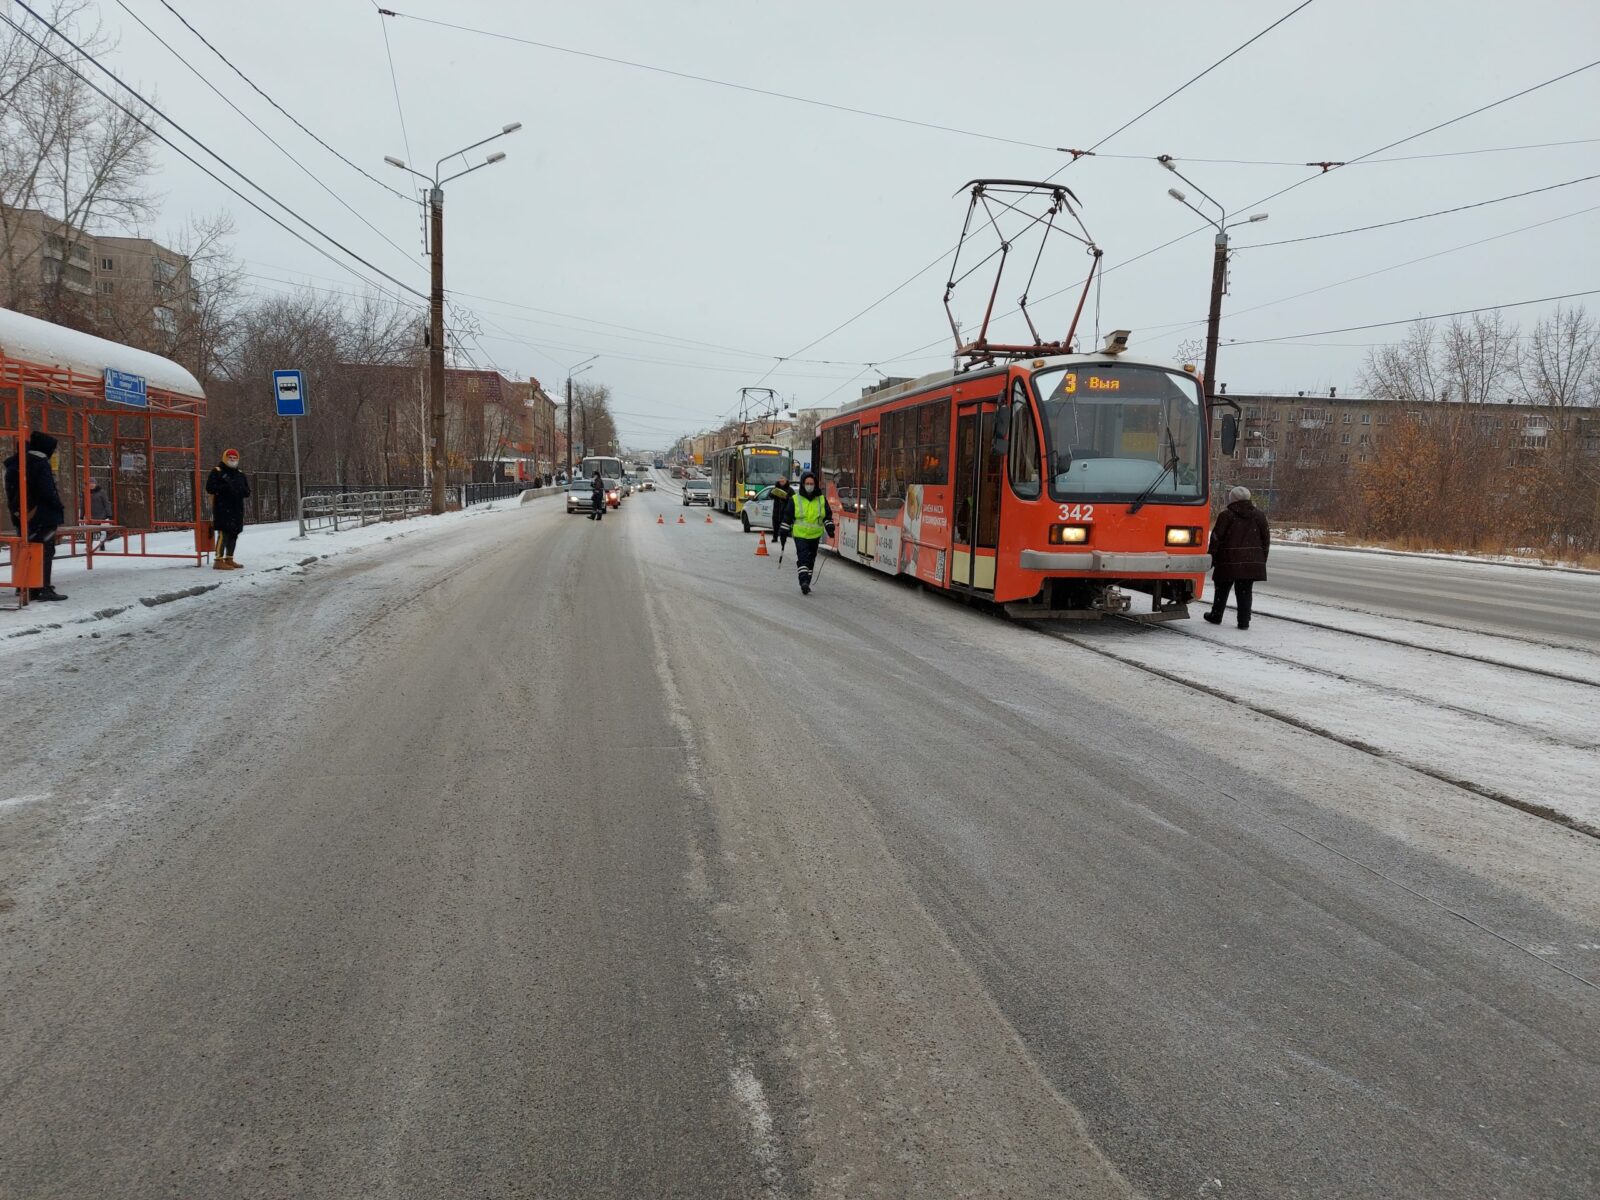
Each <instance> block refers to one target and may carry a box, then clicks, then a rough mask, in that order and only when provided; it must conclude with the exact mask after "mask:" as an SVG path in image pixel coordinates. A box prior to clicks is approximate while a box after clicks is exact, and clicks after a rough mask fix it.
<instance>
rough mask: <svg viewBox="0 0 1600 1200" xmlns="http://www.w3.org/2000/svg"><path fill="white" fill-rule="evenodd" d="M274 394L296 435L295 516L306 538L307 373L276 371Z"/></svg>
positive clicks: (273, 379) (273, 375)
mask: <svg viewBox="0 0 1600 1200" xmlns="http://www.w3.org/2000/svg"><path fill="white" fill-rule="evenodd" d="M272 394H273V398H274V399H275V400H276V401H277V405H278V415H279V416H280V417H288V418H289V428H290V429H291V430H292V431H293V433H294V515H295V520H296V521H298V522H299V527H300V533H299V536H300V537H305V535H306V508H305V500H304V498H303V496H302V495H301V492H300V418H301V417H303V416H305V415H306V379H305V372H303V371H274V372H273V373H272Z"/></svg>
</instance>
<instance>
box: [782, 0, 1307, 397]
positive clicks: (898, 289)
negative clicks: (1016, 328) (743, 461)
mask: <svg viewBox="0 0 1600 1200" xmlns="http://www.w3.org/2000/svg"><path fill="white" fill-rule="evenodd" d="M1311 3H1313V0H1302V3H1300V4H1298V5H1297V6H1295V7H1294V8H1293V9H1291V10H1290V11H1288V12H1286V13H1284V15H1283V16H1281V17H1279V18H1278V19H1277V20H1276V21H1274V22H1273V23H1272V24H1270V25H1268V26H1267V27H1266V28H1265V29H1263V30H1261V31H1260V32H1258V33H1256V34H1254V35H1253V36H1251V37H1250V38H1248V39H1247V40H1245V41H1243V42H1241V43H1240V44H1239V45H1237V46H1235V47H1234V48H1233V49H1232V50H1230V51H1228V53H1227V54H1224V55H1223V56H1222V57H1221V58H1219V59H1217V61H1216V62H1214V63H1212V64H1211V65H1210V66H1209V67H1207V68H1206V69H1205V70H1203V71H1201V72H1200V73H1199V74H1198V75H1196V76H1194V77H1193V78H1192V79H1190V80H1189V81H1188V82H1187V83H1184V84H1182V85H1181V86H1180V87H1178V88H1176V89H1174V90H1173V91H1171V92H1168V93H1167V94H1166V95H1165V96H1163V97H1162V98H1161V99H1160V100H1157V101H1156V102H1155V103H1154V104H1152V105H1150V106H1149V107H1148V108H1146V109H1145V110H1144V111H1143V112H1141V113H1139V114H1138V115H1137V116H1135V117H1133V118H1132V119H1130V120H1127V121H1124V122H1123V123H1122V124H1121V125H1119V126H1117V128H1115V129H1113V130H1112V131H1111V132H1110V133H1108V134H1106V136H1105V137H1103V138H1101V139H1100V140H1099V141H1098V142H1096V143H1094V145H1093V146H1091V147H1090V150H1089V152H1090V153H1092V152H1093V151H1094V150H1096V149H1098V148H1099V147H1101V146H1103V145H1105V144H1106V143H1107V142H1109V141H1110V140H1111V139H1112V138H1114V137H1116V136H1117V135H1118V134H1119V133H1121V132H1122V131H1123V130H1125V129H1127V128H1129V127H1130V126H1132V125H1134V124H1136V123H1137V122H1139V121H1141V120H1143V119H1144V118H1145V117H1147V116H1149V115H1150V114H1151V113H1153V112H1154V111H1155V110H1156V109H1158V108H1160V107H1161V106H1162V105H1163V104H1165V103H1166V102H1167V101H1168V100H1171V99H1172V98H1173V97H1174V96H1176V95H1177V94H1178V93H1179V92H1181V91H1183V90H1184V88H1187V87H1188V86H1189V85H1190V84H1193V83H1196V82H1198V81H1199V80H1201V79H1203V78H1205V77H1206V76H1207V75H1209V74H1210V73H1211V72H1212V71H1214V70H1216V69H1217V68H1218V67H1220V66H1221V65H1222V64H1223V63H1225V62H1227V61H1228V60H1229V59H1230V58H1232V57H1233V56H1234V55H1236V54H1238V53H1239V52H1240V51H1241V50H1243V49H1245V47H1247V46H1249V45H1251V44H1252V43H1254V42H1257V41H1259V40H1260V39H1261V38H1263V37H1265V36H1266V35H1267V34H1269V33H1271V32H1272V31H1273V30H1274V29H1276V28H1277V27H1278V26H1279V25H1282V24H1283V23H1284V22H1285V21H1287V20H1288V19H1289V18H1290V17H1292V16H1294V15H1295V14H1296V13H1298V12H1300V11H1301V10H1302V9H1304V8H1306V7H1307V6H1308V5H1310V4H1311ZM1079 157H1081V156H1080V155H1079V154H1076V153H1074V155H1073V157H1072V158H1071V159H1070V160H1069V161H1068V162H1065V163H1063V164H1062V165H1061V166H1059V167H1057V168H1056V169H1055V170H1054V171H1052V172H1051V173H1050V174H1049V175H1046V176H1045V181H1046V182H1048V181H1049V180H1051V179H1054V178H1055V177H1056V176H1057V175H1059V174H1061V172H1062V171H1064V170H1066V169H1067V168H1068V167H1070V166H1071V165H1072V164H1073V163H1075V162H1077V161H1078V158H1079ZM968 236H969V237H970V236H971V235H970V234H969V235H968ZM965 242H966V238H965V237H964V238H962V239H961V241H959V242H957V243H956V245H955V246H953V247H952V248H951V249H949V250H947V251H945V252H944V253H943V254H941V255H939V257H938V258H936V259H934V260H933V261H932V262H931V263H929V264H928V265H927V266H925V267H923V268H922V269H921V270H920V271H918V272H917V273H916V274H915V275H912V276H911V277H910V278H909V279H907V280H905V281H904V282H903V283H901V284H899V285H897V286H896V287H893V288H891V289H890V290H889V291H887V292H885V293H884V294H883V295H882V296H880V297H878V299H876V300H874V301H873V302H872V303H871V304H869V305H867V306H866V307H865V308H863V309H862V310H861V311H860V312H858V313H856V314H855V316H853V317H851V318H849V320H846V321H843V322H841V323H840V324H838V325H836V326H834V328H832V329H830V330H829V331H828V332H827V333H825V334H823V335H822V336H821V337H819V338H817V339H815V340H814V341H811V342H808V343H807V344H806V345H804V346H802V347H801V348H800V349H799V350H797V351H795V353H796V354H801V353H804V352H805V351H806V350H809V349H811V347H813V346H815V345H817V344H818V343H820V342H823V341H826V340H827V339H828V338H830V337H832V336H833V335H834V334H836V333H838V332H839V331H840V330H842V329H845V328H846V327H848V326H850V325H853V324H854V323H855V322H856V321H859V320H860V319H861V318H862V317H864V316H866V315H867V314H868V313H869V312H871V311H872V310H873V309H875V308H877V307H878V305H880V304H882V303H883V302H884V301H886V300H888V299H889V298H890V297H892V296H894V295H895V294H896V293H898V292H901V291H903V290H904V289H905V288H907V287H909V286H910V285H911V284H912V283H915V282H916V281H917V280H918V279H921V278H922V277H923V276H924V275H926V274H927V273H928V272H929V271H931V270H933V268H934V267H936V266H938V265H939V264H940V263H942V262H943V261H944V260H945V259H947V258H949V257H950V256H951V255H952V254H955V253H957V252H958V251H959V250H960V249H961V247H962V245H963V244H964V243H965ZM1013 311H1015V310H1013ZM1008 315H1009V314H1008ZM763 378H765V376H763Z"/></svg>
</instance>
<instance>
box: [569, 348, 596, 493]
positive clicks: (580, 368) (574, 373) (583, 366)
mask: <svg viewBox="0 0 1600 1200" xmlns="http://www.w3.org/2000/svg"><path fill="white" fill-rule="evenodd" d="M599 357H600V356H599V355H598V354H595V355H591V356H590V357H588V358H586V359H584V360H583V361H582V362H580V363H577V364H575V365H576V367H577V370H571V369H569V370H568V371H567V482H568V483H571V482H572V381H573V380H574V379H576V378H577V377H578V376H579V375H582V374H583V373H584V372H585V371H587V370H588V369H589V366H588V364H590V363H592V362H594V360H595V359H597V358H599ZM583 436H584V439H585V440H587V439H588V437H589V417H588V414H587V413H586V414H585V415H584V419H583Z"/></svg>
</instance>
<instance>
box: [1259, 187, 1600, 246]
mask: <svg viewBox="0 0 1600 1200" xmlns="http://www.w3.org/2000/svg"><path fill="white" fill-rule="evenodd" d="M1592 179H1600V175H1585V176H1583V177H1582V178H1581V179H1569V180H1567V181H1566V182H1565V183H1552V184H1549V185H1548V186H1546V187H1541V188H1533V189H1531V190H1530V191H1526V192H1513V193H1512V194H1511V195H1509V196H1496V197H1495V198H1494V199H1493V200H1479V201H1478V202H1477V203H1476V204H1458V205H1457V206H1456V207H1455V208H1441V209H1439V210H1438V211H1437V212H1429V213H1421V214H1420V215H1418V216H1415V217H1401V218H1399V219H1398V220H1395V221H1381V222H1379V223H1378V224H1376V225H1358V226H1356V227H1355V228H1354V229H1337V230H1335V231H1334V232H1332V233H1312V234H1307V235H1306V236H1305V237H1297V238H1284V239H1283V240H1282V241H1278V242H1254V243H1252V244H1250V245H1248V246H1237V247H1235V249H1236V250H1265V249H1266V248H1267V247H1269V246H1292V245H1294V244H1295V243H1297V242H1315V241H1320V240H1321V239H1323V238H1331V237H1344V236H1345V235H1346V234H1349V233H1366V232H1368V231H1369V230H1373V229H1388V228H1389V227H1391V226H1393V225H1406V224H1409V223H1410V222H1412V221H1426V220H1428V219H1429V218H1431V217H1443V216H1448V215H1449V214H1451V213H1458V212H1467V211H1469V210H1471V209H1474V208H1484V207H1486V206H1488V205H1490V204H1503V203H1505V201H1507V200H1520V199H1522V198H1523V197H1524V196H1537V195H1539V193H1541V192H1553V191H1555V190H1556V189H1557V188H1564V187H1571V186H1572V185H1573V184H1575V183H1588V182H1589V181H1590V180H1592Z"/></svg>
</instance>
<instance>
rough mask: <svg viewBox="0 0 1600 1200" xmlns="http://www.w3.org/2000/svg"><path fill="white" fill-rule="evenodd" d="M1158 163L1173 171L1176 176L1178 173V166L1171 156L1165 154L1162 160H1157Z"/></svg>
mask: <svg viewBox="0 0 1600 1200" xmlns="http://www.w3.org/2000/svg"><path fill="white" fill-rule="evenodd" d="M1156 161H1157V162H1158V163H1160V164H1161V165H1162V166H1163V167H1165V168H1166V169H1167V170H1169V171H1171V172H1172V173H1173V174H1174V175H1176V174H1177V173H1178V164H1177V163H1175V162H1173V161H1172V158H1171V156H1170V155H1166V154H1163V155H1162V156H1161V157H1160V158H1158V159H1156Z"/></svg>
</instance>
